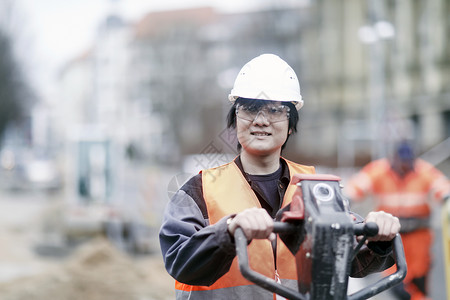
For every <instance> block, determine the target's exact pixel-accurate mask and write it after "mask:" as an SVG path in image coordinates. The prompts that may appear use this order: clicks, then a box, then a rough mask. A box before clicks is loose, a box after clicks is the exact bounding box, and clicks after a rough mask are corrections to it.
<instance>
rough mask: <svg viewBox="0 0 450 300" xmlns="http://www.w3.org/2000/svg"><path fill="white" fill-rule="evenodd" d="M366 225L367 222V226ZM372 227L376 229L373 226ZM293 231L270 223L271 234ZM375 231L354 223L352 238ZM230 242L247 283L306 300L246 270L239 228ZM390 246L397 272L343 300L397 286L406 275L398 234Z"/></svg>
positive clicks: (293, 299) (356, 299)
mask: <svg viewBox="0 0 450 300" xmlns="http://www.w3.org/2000/svg"><path fill="white" fill-rule="evenodd" d="M368 224H370V223H368ZM375 226H377V225H376V224H375ZM296 230H299V226H297V225H295V224H290V223H285V222H274V229H273V232H275V233H294V232H295V231H296ZM374 230H375V228H374V227H373V226H372V225H369V226H367V224H361V225H360V224H356V225H355V228H354V232H355V235H364V236H366V237H367V236H373V235H376V234H377V233H378V226H377V227H376V232H375V234H373V233H374ZM234 240H235V243H236V254H237V257H238V264H239V269H240V271H241V273H242V275H243V276H244V277H245V278H246V279H248V280H249V281H251V282H253V283H255V284H257V285H259V286H261V287H263V288H265V289H267V290H269V291H271V292H273V293H276V294H278V295H280V296H282V297H285V298H287V299H291V300H307V299H309V298H306V296H304V295H302V294H301V293H299V292H297V291H295V290H293V289H290V288H288V287H285V286H283V285H281V284H279V283H277V282H276V281H275V280H274V279H271V278H268V277H266V276H264V275H261V274H260V273H258V272H256V271H253V270H252V269H251V268H250V267H249V262H248V254H247V245H248V243H247V238H246V236H245V234H244V231H243V230H242V229H241V228H239V227H238V228H236V230H235V232H234ZM393 246H394V249H393V251H394V259H395V263H396V266H397V271H396V272H395V273H394V274H392V275H389V276H387V277H384V278H382V279H380V280H379V281H377V282H375V283H374V284H372V285H369V286H367V287H364V288H363V289H361V290H359V291H357V292H355V293H353V294H351V295H349V296H348V297H347V300H362V299H367V298H369V297H372V296H375V295H377V294H379V293H381V292H382V291H385V290H387V289H388V288H390V287H392V286H394V285H397V284H398V283H400V282H401V281H402V280H403V279H404V278H405V276H406V260H405V254H404V250H403V244H402V240H401V237H400V235H399V234H397V235H396V236H395V238H394V239H393Z"/></svg>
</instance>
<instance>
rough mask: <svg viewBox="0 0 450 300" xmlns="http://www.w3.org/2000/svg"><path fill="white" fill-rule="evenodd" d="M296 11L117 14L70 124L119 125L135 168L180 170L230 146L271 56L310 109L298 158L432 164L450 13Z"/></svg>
mask: <svg viewBox="0 0 450 300" xmlns="http://www.w3.org/2000/svg"><path fill="white" fill-rule="evenodd" d="M287 3H288V4H284V3H283V5H281V4H280V3H275V2H273V1H264V5H263V6H262V7H260V8H255V9H254V10H251V11H246V12H242V13H223V12H219V11H216V10H214V9H212V8H209V7H201V8H193V9H181V10H172V11H162V12H151V13H149V14H148V15H146V16H145V17H144V18H142V19H141V20H139V21H138V22H136V23H135V24H125V23H124V22H122V21H121V20H120V18H118V17H117V16H109V17H108V18H107V19H106V21H105V23H104V24H103V25H102V27H101V28H100V30H99V32H98V39H97V41H96V44H95V45H94V46H93V50H92V51H91V52H90V53H88V55H86V56H84V57H81V58H80V59H79V60H78V61H75V62H74V63H73V64H71V65H70V66H69V67H68V68H67V69H66V70H65V72H63V75H62V80H63V82H64V89H63V91H64V95H65V97H64V99H61V101H62V102H64V103H67V104H68V106H67V107H72V108H68V109H69V110H70V112H71V116H67V118H68V120H69V119H74V121H75V119H76V121H77V122H78V121H81V122H83V120H84V121H86V122H96V123H99V124H103V125H105V128H106V129H107V131H108V132H109V133H110V134H111V135H112V136H114V139H115V140H116V141H117V142H118V144H119V145H120V148H121V149H123V150H122V151H124V152H125V153H128V154H129V155H131V156H133V157H140V158H144V159H152V160H156V161H160V162H164V161H165V162H176V161H177V160H178V159H179V158H180V157H181V156H183V155H188V154H198V153H202V152H204V151H206V149H207V148H208V147H209V146H211V143H212V142H213V141H215V140H216V139H217V138H218V137H220V136H221V134H223V132H224V129H225V126H226V121H225V117H226V113H227V111H228V110H229V108H230V105H229V103H228V102H227V95H228V93H229V91H230V89H231V87H232V84H233V81H234V78H235V76H236V74H237V73H238V71H239V68H240V67H241V66H242V65H243V64H244V63H245V62H247V61H248V60H250V59H251V58H253V57H254V56H256V55H259V54H261V53H267V52H271V53H275V54H278V55H280V56H281V57H282V58H284V59H285V60H286V61H288V62H289V64H291V65H292V67H293V68H294V70H295V71H296V72H297V75H298V77H299V79H300V83H301V87H302V94H303V96H304V99H305V107H304V108H303V109H302V110H301V111H300V124H299V133H298V134H297V135H296V136H295V138H294V139H292V140H291V141H290V146H289V147H288V148H287V152H286V153H285V154H286V155H288V156H289V157H291V158H292V159H295V160H299V161H303V162H305V163H311V164H316V165H317V164H325V165H329V166H344V167H345V166H353V165H354V164H357V165H360V164H362V163H365V162H367V161H368V160H370V159H372V158H375V157H378V156H381V155H384V154H386V153H387V152H388V150H389V146H390V144H392V142H394V141H396V140H398V139H401V138H414V139H415V140H416V141H417V146H418V149H419V152H420V153H422V152H425V151H427V150H429V149H431V148H433V147H434V146H436V145H438V144H439V143H441V142H442V141H444V140H446V139H448V137H449V136H450V100H449V97H450V96H449V95H450V94H449V86H448V84H447V83H448V80H449V65H450V62H449V61H448V57H449V51H450V50H449V49H450V40H449V38H448V36H450V34H449V32H448V31H449V28H450V27H449V26H448V25H449V22H450V21H449V20H448V18H447V16H448V13H449V12H450V4H449V2H448V1H445V0H432V1H427V2H420V1H415V2H411V1H397V2H390V1H375V0H369V1H356V0H350V1H348V0H345V1H344V0H339V1H334V0H321V1H309V2H308V1H301V2H298V3H297V4H295V3H293V2H292V1H287ZM79 84H81V87H82V88H80V85H79ZM75 87H76V88H75ZM73 88H75V90H74V91H73V92H71V89H73ZM77 99H78V100H77ZM214 146H215V147H214V148H215V150H216V151H223V152H233V149H232V148H231V147H227V145H223V143H222V144H220V145H219V144H218V145H214ZM441 157H442V155H441ZM444 159H446V158H444ZM447 161H448V159H447ZM440 162H442V161H440Z"/></svg>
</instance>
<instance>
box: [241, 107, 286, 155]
mask: <svg viewBox="0 0 450 300" xmlns="http://www.w3.org/2000/svg"><path fill="white" fill-rule="evenodd" d="M271 105H275V106H279V105H282V103H281V102H272V103H271ZM268 119H269V118H268V117H267V116H266V115H265V114H264V113H258V114H257V115H256V117H255V119H254V120H253V121H250V120H247V119H243V118H241V117H239V114H238V116H237V118H236V131H237V138H238V140H239V143H240V144H241V145H242V150H243V151H245V152H247V153H248V154H251V155H255V156H266V155H270V154H274V153H278V155H280V154H281V147H282V146H283V144H284V142H285V141H286V139H287V136H288V131H289V129H288V127H289V119H288V118H286V119H285V120H283V121H278V122H270V121H269V120H268Z"/></svg>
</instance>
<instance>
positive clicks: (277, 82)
mask: <svg viewBox="0 0 450 300" xmlns="http://www.w3.org/2000/svg"><path fill="white" fill-rule="evenodd" d="M239 97H241V98H249V99H259V100H272V101H282V102H292V103H293V104H294V105H295V108H297V110H299V109H300V108H302V106H303V100H302V95H301V94H300V84H299V82H298V79H297V75H296V74H295V72H294V70H293V69H292V68H291V67H290V66H289V65H288V64H287V63H286V62H285V61H284V60H282V59H281V58H280V57H278V56H277V55H274V54H262V55H260V56H258V57H255V58H254V59H252V60H251V61H249V62H248V63H246V64H245V65H244V66H243V67H242V69H241V71H239V74H238V76H237V77H236V80H235V82H234V86H233V89H232V90H231V93H230V95H229V96H228V99H230V101H231V102H233V103H234V101H236V99H237V98H239Z"/></svg>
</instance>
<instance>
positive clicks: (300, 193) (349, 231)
mask: <svg viewBox="0 0 450 300" xmlns="http://www.w3.org/2000/svg"><path fill="white" fill-rule="evenodd" d="M339 182H340V178H339V177H337V176H334V175H316V174H314V175H303V174H296V175H294V177H293V180H292V183H291V184H296V185H297V190H296V192H295V194H294V196H293V199H292V202H291V204H290V208H289V210H287V211H285V212H284V213H283V216H282V219H281V222H275V224H274V232H276V233H278V234H279V235H280V238H281V239H282V241H283V242H284V243H285V244H286V246H287V247H288V248H289V250H290V251H291V252H292V253H293V254H294V255H295V258H296V263H297V276H298V277H297V278H298V291H295V290H292V289H290V288H287V287H285V286H282V285H281V284H279V283H277V282H275V281H274V280H273V279H271V278H268V277H265V276H263V275H261V274H259V273H257V272H255V271H253V270H251V269H250V268H249V265H248V256H247V239H246V237H245V235H244V233H243V231H242V230H240V229H238V230H236V232H235V241H236V251H237V256H238V261H239V268H240V270H241V273H242V274H243V276H244V277H245V278H247V279H248V280H250V281H252V282H253V283H255V284H257V285H259V286H261V287H263V288H265V289H267V290H269V291H271V292H274V293H276V294H279V295H281V296H283V297H286V298H288V299H293V300H318V299H348V300H356V299H367V298H369V297H372V296H374V295H376V294H379V293H381V292H382V291H384V290H386V289H388V288H391V287H392V286H394V285H396V284H399V283H400V282H401V281H402V280H403V279H404V278H405V276H406V261H405V256H404V252H403V245H402V241H401V238H400V236H399V235H397V236H396V237H395V238H394V241H393V243H394V258H395V261H396V265H397V271H396V272H395V273H394V274H392V275H389V276H387V277H384V278H382V279H380V280H379V281H378V282H376V283H374V284H372V285H370V286H367V287H365V288H363V289H361V290H360V291H357V292H355V293H353V294H351V295H347V286H348V278H349V274H350V264H351V261H352V260H353V258H354V257H355V255H356V253H357V252H358V251H359V250H360V248H361V247H362V245H363V244H364V243H365V241H366V239H367V237H370V236H374V235H376V234H377V233H378V226H377V225H376V224H375V223H367V224H355V223H354V222H353V219H352V218H351V217H350V214H349V209H348V201H347V199H345V198H344V197H343V195H342V193H341V187H340V183H339ZM355 236H363V239H362V240H360V241H359V242H358V244H357V245H356V246H354V244H355Z"/></svg>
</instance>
